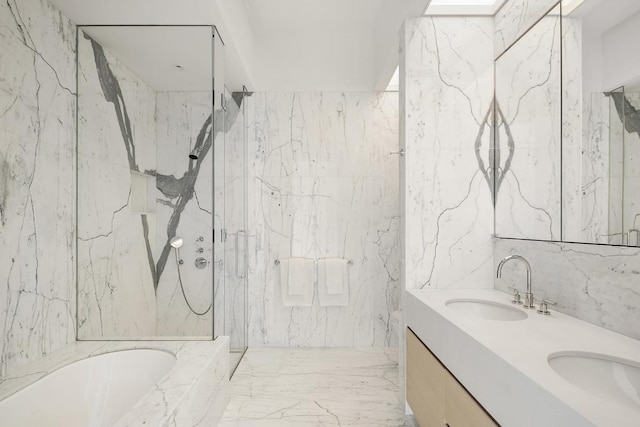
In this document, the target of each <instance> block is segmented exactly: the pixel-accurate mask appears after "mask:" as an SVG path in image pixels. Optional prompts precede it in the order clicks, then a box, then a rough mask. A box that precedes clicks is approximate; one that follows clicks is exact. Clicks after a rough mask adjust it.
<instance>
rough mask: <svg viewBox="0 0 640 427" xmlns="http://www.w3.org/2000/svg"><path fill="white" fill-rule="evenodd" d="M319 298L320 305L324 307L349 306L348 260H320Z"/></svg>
mask: <svg viewBox="0 0 640 427" xmlns="http://www.w3.org/2000/svg"><path fill="white" fill-rule="evenodd" d="M318 296H319V298H320V305H321V306H323V307H326V306H346V305H348V304H349V271H348V262H347V260H345V259H341V258H326V259H321V260H318Z"/></svg>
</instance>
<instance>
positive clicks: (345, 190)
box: [247, 93, 400, 347]
mask: <svg viewBox="0 0 640 427" xmlns="http://www.w3.org/2000/svg"><path fill="white" fill-rule="evenodd" d="M247 119H248V123H249V128H248V129H249V137H248V138H249V192H248V194H249V196H248V200H249V206H248V207H249V254H250V258H249V346H253V347H261V346H284V347H288V346H291V347H311V346H317V347H325V346H344V347H353V346H356V347H358V346H359V347H363V346H388V345H389V344H390V335H391V331H390V324H391V313H392V312H393V311H394V310H396V309H397V300H398V296H399V295H398V294H399V284H398V275H399V262H400V258H399V256H400V254H399V245H398V239H399V220H400V219H399V216H400V209H399V201H398V157H397V156H393V155H390V154H389V152H390V151H397V150H398V98H397V94H395V93H255V94H253V95H252V96H251V97H250V98H249V101H248V102H247ZM289 257H308V258H316V259H317V258H324V257H339V258H344V259H350V260H353V265H352V266H350V267H349V294H350V296H349V304H348V306H347V307H320V305H319V302H318V297H317V292H316V294H315V298H314V301H313V305H312V306H311V307H285V306H284V304H283V301H282V297H281V290H280V284H279V270H278V267H277V266H276V265H274V261H275V260H276V259H279V258H289Z"/></svg>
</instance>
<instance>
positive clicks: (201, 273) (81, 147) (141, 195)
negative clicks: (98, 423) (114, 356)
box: [78, 29, 241, 339]
mask: <svg viewBox="0 0 640 427" xmlns="http://www.w3.org/2000/svg"><path fill="white" fill-rule="evenodd" d="M87 31H90V29H89V30H87ZM78 49H79V64H80V65H79V80H78V81H79V96H78V104H79V130H78V137H79V143H78V153H79V159H80V161H79V171H78V179H79V181H78V183H79V185H78V192H79V196H80V202H79V205H78V212H79V218H78V240H79V244H78V258H79V259H78V264H79V268H78V270H79V280H78V295H79V299H78V318H79V323H78V335H79V338H80V339H104V338H114V339H124V338H139V337H149V336H156V335H162V336H178V337H179V336H192V337H193V336H211V335H212V334H213V330H212V329H213V307H212V306H213V301H212V299H213V269H214V267H215V266H217V265H219V264H218V263H216V262H215V261H216V260H214V259H213V258H214V257H213V249H214V248H213V242H212V235H211V232H212V226H213V198H214V191H213V180H214V174H213V166H214V165H213V159H212V157H213V155H214V154H213V150H212V147H213V140H214V137H215V136H217V135H226V134H228V133H229V132H230V129H231V127H232V126H233V124H234V123H235V122H236V120H237V118H238V108H237V107H236V108H235V110H234V109H230V108H226V111H225V109H224V108H222V107H221V106H220V107H217V109H216V110H215V112H213V113H212V94H211V92H206V91H205V92H163V91H157V90H155V89H154V88H152V87H150V86H149V85H148V84H147V83H145V82H144V81H143V80H141V79H140V78H139V77H138V76H136V75H135V74H134V73H133V72H132V71H131V70H129V69H128V68H127V67H126V65H125V64H123V63H122V61H120V60H119V59H118V58H116V57H115V56H113V55H112V54H110V53H109V52H108V51H107V50H105V49H103V48H102V46H101V45H100V44H99V43H97V42H95V41H93V40H91V39H90V38H88V37H86V36H84V34H81V36H80V37H79V46H78ZM239 101H241V99H240V100H239ZM226 102H228V103H234V102H236V100H232V99H229V100H227V101H226ZM221 139H224V138H221ZM190 154H195V158H190ZM174 236H177V237H180V238H182V239H183V246H182V247H181V248H180V253H179V255H180V259H182V260H183V261H184V264H182V265H180V267H179V269H178V265H179V264H178V259H177V258H176V250H175V249H173V248H172V247H171V246H170V240H171V238H173V237H174ZM198 258H202V259H204V267H203V268H202V269H200V268H197V267H196V265H195V263H196V260H197V259H198Z"/></svg>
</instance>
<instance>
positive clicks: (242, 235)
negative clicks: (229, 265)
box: [236, 230, 247, 279]
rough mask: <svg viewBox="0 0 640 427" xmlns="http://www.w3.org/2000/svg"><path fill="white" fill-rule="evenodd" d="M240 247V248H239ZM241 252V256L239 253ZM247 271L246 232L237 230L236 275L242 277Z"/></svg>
mask: <svg viewBox="0 0 640 427" xmlns="http://www.w3.org/2000/svg"><path fill="white" fill-rule="evenodd" d="M241 248H242V250H241ZM241 253H242V258H240V254H241ZM246 272H247V232H246V231H244V230H239V231H238V232H237V233H236V276H237V277H238V278H239V279H244V278H245V277H246Z"/></svg>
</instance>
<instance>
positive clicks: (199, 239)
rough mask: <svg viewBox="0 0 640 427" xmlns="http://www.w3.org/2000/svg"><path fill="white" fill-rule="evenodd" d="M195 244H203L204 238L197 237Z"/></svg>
mask: <svg viewBox="0 0 640 427" xmlns="http://www.w3.org/2000/svg"><path fill="white" fill-rule="evenodd" d="M196 242H204V237H202V236H200V237H198V239H197V240H196Z"/></svg>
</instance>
